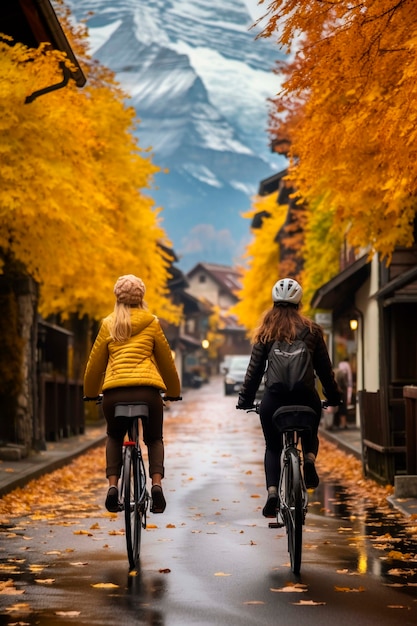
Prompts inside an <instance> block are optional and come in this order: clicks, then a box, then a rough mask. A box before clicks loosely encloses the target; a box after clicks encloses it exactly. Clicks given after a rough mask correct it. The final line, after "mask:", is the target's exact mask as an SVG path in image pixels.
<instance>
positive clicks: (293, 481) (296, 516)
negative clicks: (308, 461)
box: [286, 450, 303, 575]
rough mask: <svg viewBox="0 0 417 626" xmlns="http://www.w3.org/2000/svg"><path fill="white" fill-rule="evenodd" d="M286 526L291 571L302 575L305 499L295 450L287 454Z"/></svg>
mask: <svg viewBox="0 0 417 626" xmlns="http://www.w3.org/2000/svg"><path fill="white" fill-rule="evenodd" d="M286 470H287V475H286V496H287V507H286V526H287V533H288V552H289V554H290V560H291V569H292V571H293V572H294V574H297V575H298V574H299V573H300V568H301V553H302V542H303V498H302V487H301V475H300V460H299V456H298V454H297V452H296V451H295V450H289V451H288V452H287V464H286Z"/></svg>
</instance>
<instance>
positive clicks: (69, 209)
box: [0, 32, 178, 321]
mask: <svg viewBox="0 0 417 626" xmlns="http://www.w3.org/2000/svg"><path fill="white" fill-rule="evenodd" d="M69 36H71V38H72V45H74V42H75V44H76V47H77V52H79V53H80V54H83V53H85V50H84V43H83V41H82V36H81V35H80V36H78V38H77V37H76V36H75V35H74V33H72V32H70V33H69ZM63 58H64V57H63V55H62V53H59V52H57V51H51V50H49V51H48V50H45V49H43V47H42V46H41V47H40V48H39V49H36V50H34V49H28V48H26V47H25V46H23V45H21V44H16V45H14V46H13V47H10V46H9V45H7V44H6V43H4V42H1V40H0V76H1V81H0V131H1V139H0V251H1V255H0V263H2V262H3V260H4V258H6V257H9V258H11V259H15V260H16V261H18V262H20V263H22V264H23V265H24V267H25V268H26V271H27V272H28V273H29V274H30V275H31V276H33V277H34V278H35V280H36V281H38V282H39V284H40V312H41V313H42V314H43V315H44V316H47V315H50V314H53V313H60V312H64V313H66V314H69V313H77V314H79V315H80V316H82V315H84V314H87V315H89V316H90V317H93V318H96V319H99V318H101V317H102V316H103V315H105V314H107V313H108V312H109V308H110V307H113V303H114V297H113V294H112V288H113V285H114V282H115V280H116V279H117V277H118V276H120V275H121V274H125V273H134V274H137V275H139V276H141V277H142V278H143V280H144V281H145V284H146V286H147V294H146V297H147V302H148V304H149V306H150V307H151V308H152V310H153V311H154V312H155V313H157V314H159V315H161V317H162V316H163V317H164V319H166V320H168V321H175V320H176V319H177V318H178V310H177V309H176V308H175V307H173V306H172V305H171V304H170V302H169V300H168V298H167V289H166V284H167V279H168V277H169V275H168V268H169V263H170V259H169V258H168V256H167V254H166V252H164V251H163V248H161V245H160V244H161V243H163V244H164V245H165V246H168V247H169V245H170V243H169V241H167V239H166V235H165V232H164V230H163V228H162V226H161V219H160V216H159V209H156V208H155V207H154V202H153V200H152V199H151V198H150V197H149V196H147V195H145V194H144V193H143V192H142V191H141V190H142V189H147V188H148V189H149V188H150V187H151V184H152V180H153V176H154V174H155V173H156V172H157V171H158V168H157V167H156V166H155V165H154V164H153V163H152V161H151V158H150V156H149V154H146V151H144V150H142V149H141V148H140V147H139V145H138V142H137V140H136V138H135V136H134V134H133V133H134V130H135V125H136V120H135V113H134V110H133V108H131V107H127V106H126V105H125V103H124V99H125V98H126V96H125V95H124V94H122V92H121V91H120V89H119V88H118V87H117V86H116V85H115V83H114V80H113V77H112V75H111V73H110V72H109V71H107V70H105V68H104V69H103V68H100V67H97V66H93V65H92V64H89V65H88V64H87V65H86V67H87V68H88V67H89V69H88V82H87V85H86V86H85V87H84V88H83V89H79V88H77V87H76V86H75V84H74V82H73V81H71V80H70V82H69V84H68V85H67V86H66V87H65V88H64V89H59V90H57V91H54V92H51V93H48V94H47V95H44V96H42V97H40V98H38V99H36V100H34V101H33V102H32V103H31V104H25V98H26V96H27V95H29V94H31V93H33V92H34V91H35V90H37V89H40V88H43V87H45V86H48V85H51V84H54V83H57V82H59V81H60V80H62V72H61V71H60V69H59V63H60V62H61V61H62V60H63ZM83 69H84V68H83ZM0 271H1V267H0Z"/></svg>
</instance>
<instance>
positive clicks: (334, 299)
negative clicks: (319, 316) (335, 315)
mask: <svg viewBox="0 0 417 626" xmlns="http://www.w3.org/2000/svg"><path fill="white" fill-rule="evenodd" d="M370 273H371V263H370V260H369V257H368V255H367V254H365V255H364V256H362V257H360V258H359V259H357V260H356V261H355V262H354V263H352V265H349V266H348V267H347V268H346V269H345V270H343V272H340V274H338V275H337V276H335V277H334V278H332V279H331V280H329V282H327V283H325V284H324V285H322V286H321V287H320V288H319V289H317V291H316V293H315V294H314V296H313V297H312V299H311V303H310V304H311V306H312V308H314V309H331V310H336V311H338V310H341V309H343V308H346V307H347V306H351V305H352V304H353V297H354V295H355V293H356V291H357V290H358V289H359V287H361V286H362V285H363V283H364V282H365V280H366V279H367V278H369V276H370Z"/></svg>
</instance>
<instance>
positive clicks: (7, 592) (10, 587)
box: [0, 578, 25, 596]
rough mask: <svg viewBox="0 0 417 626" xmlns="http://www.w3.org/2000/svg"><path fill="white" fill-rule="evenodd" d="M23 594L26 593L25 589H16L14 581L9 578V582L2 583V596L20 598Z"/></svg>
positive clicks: (0, 587)
mask: <svg viewBox="0 0 417 626" xmlns="http://www.w3.org/2000/svg"><path fill="white" fill-rule="evenodd" d="M22 593H25V590H24V589H16V587H15V586H14V583H13V580H12V579H11V578H9V579H8V580H5V581H2V582H0V595H2V596H18V595H21V594H22Z"/></svg>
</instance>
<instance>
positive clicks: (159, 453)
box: [103, 386, 164, 477]
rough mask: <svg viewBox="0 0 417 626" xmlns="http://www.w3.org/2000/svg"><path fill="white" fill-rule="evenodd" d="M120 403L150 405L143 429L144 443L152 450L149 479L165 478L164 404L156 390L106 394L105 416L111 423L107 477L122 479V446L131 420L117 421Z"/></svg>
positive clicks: (123, 389) (132, 389) (119, 390)
mask: <svg viewBox="0 0 417 626" xmlns="http://www.w3.org/2000/svg"><path fill="white" fill-rule="evenodd" d="M118 402H146V403H147V404H148V405H149V421H148V423H147V424H144V427H143V440H144V442H145V444H146V446H147V448H148V457H149V475H150V476H152V475H153V474H162V476H164V444H163V439H162V424H163V401H162V397H161V394H160V393H159V390H158V389H157V388H156V387H144V386H143V387H115V388H113V389H106V390H105V391H103V413H104V417H105V418H106V422H107V443H106V476H107V477H109V476H120V471H121V467H122V445H123V439H124V436H125V434H126V431H127V427H128V423H129V420H128V419H124V418H120V417H117V418H115V417H114V405H115V404H117V403H118Z"/></svg>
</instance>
